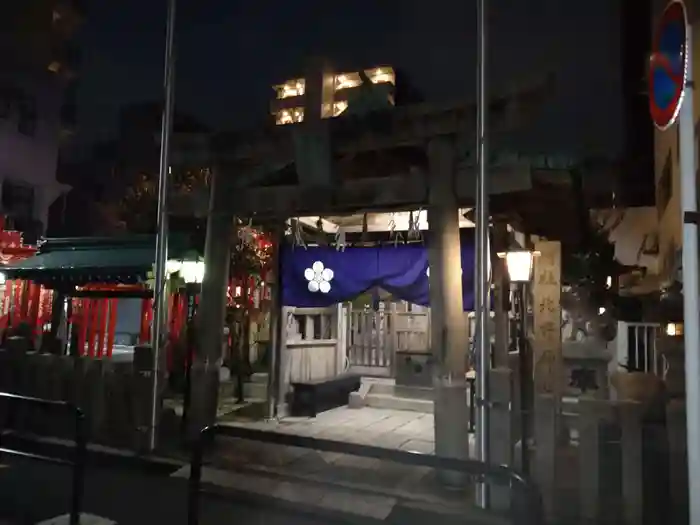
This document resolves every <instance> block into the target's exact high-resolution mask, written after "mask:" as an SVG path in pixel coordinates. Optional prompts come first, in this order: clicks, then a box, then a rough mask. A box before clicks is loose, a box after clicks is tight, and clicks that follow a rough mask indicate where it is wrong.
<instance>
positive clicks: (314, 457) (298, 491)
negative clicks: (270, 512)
mask: <svg viewBox="0 0 700 525" xmlns="http://www.w3.org/2000/svg"><path fill="white" fill-rule="evenodd" d="M224 424H227V425H232V426H242V427H247V428H254V429H261V430H274V431H277V432H283V433H290V434H295V435H302V436H311V437H318V438H324V439H330V440H336V441H345V442H350V443H356V444H365V445H373V446H377V447H383V448H388V449H398V450H404V451H409V452H418V453H423V454H432V453H434V448H435V447H434V434H433V416H432V414H423V413H417V412H407V411H397V410H388V409H375V408H361V409H349V408H347V407H341V408H337V409H334V410H331V411H328V412H324V413H322V414H319V415H318V416H317V417H316V418H312V419H310V418H285V419H283V420H281V421H278V422H266V421H245V420H237V421H229V422H225V423H224ZM470 441H473V440H470ZM472 454H473V451H472ZM188 475H189V468H188V467H185V468H183V469H181V470H180V471H178V472H177V473H176V474H175V476H176V477H186V476H188ZM202 479H203V482H204V483H205V484H209V485H215V486H219V487H225V488H228V489H233V490H236V491H243V492H251V493H256V494H259V495H266V496H268V497H272V498H278V499H283V500H287V501H289V502H296V503H299V504H305V505H308V506H315V507H319V508H324V509H327V510H334V511H337V512H343V513H351V514H354V515H358V516H362V517H367V518H373V519H380V520H383V519H386V518H387V517H388V516H389V515H390V514H391V513H392V512H394V511H395V510H396V508H397V506H406V505H408V506H411V507H412V508H415V509H418V508H420V509H422V510H424V511H429V512H431V513H432V512H438V513H439V514H441V515H445V516H452V517H460V518H461V517H463V516H464V515H465V513H466V514H470V513H472V512H475V510H474V505H473V497H472V490H471V487H469V488H465V489H462V490H447V489H445V488H444V487H443V486H442V485H441V484H440V483H438V481H437V480H436V477H435V472H434V471H433V469H431V468H428V467H417V466H409V465H400V464H396V463H393V462H389V461H384V460H380V459H372V458H363V457H358V456H351V455H347V454H340V453H335V452H318V451H314V450H310V449H301V448H296V447H285V446H280V445H273V444H268V443H260V442H256V441H249V440H240V439H233V438H224V437H221V436H220V437H218V438H217V447H216V450H215V451H214V452H213V453H212V454H211V457H210V458H209V464H208V466H206V467H205V468H204V469H203V474H202ZM489 518H490V517H489Z"/></svg>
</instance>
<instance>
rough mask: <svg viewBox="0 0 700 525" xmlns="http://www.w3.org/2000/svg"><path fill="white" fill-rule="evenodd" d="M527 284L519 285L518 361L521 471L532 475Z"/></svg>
mask: <svg viewBox="0 0 700 525" xmlns="http://www.w3.org/2000/svg"><path fill="white" fill-rule="evenodd" d="M526 300H527V283H520V284H519V285H518V359H519V368H520V470H521V471H522V472H523V474H525V475H529V474H530V450H529V448H528V441H529V439H528V438H529V437H530V410H531V408H530V407H531V405H532V403H531V402H530V399H531V397H530V388H531V384H532V373H531V372H530V362H531V357H530V352H529V348H528V345H529V342H528V340H527V303H526Z"/></svg>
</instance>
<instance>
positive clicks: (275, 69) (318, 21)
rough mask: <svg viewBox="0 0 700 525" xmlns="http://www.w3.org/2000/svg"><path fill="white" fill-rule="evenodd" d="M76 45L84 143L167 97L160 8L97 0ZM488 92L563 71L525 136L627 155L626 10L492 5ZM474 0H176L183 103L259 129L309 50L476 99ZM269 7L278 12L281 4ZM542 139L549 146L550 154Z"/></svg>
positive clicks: (156, 1) (605, 3)
mask: <svg viewBox="0 0 700 525" xmlns="http://www.w3.org/2000/svg"><path fill="white" fill-rule="evenodd" d="M89 3H90V4H91V7H90V12H89V15H88V19H87V21H86V25H85V26H84V28H83V29H82V33H81V36H80V41H81V43H82V45H83V54H84V59H83V65H82V70H81V77H80V88H79V117H80V122H81V136H80V140H81V141H82V142H88V141H90V140H93V139H94V138H95V137H99V138H106V137H109V136H110V135H112V134H113V133H114V129H115V122H116V120H115V119H116V115H117V111H118V109H119V108H120V107H121V106H123V105H126V104H129V103H133V102H139V101H143V100H149V99H151V100H152V99H159V98H160V97H161V96H162V77H163V46H164V35H165V18H166V0H119V1H113V0H92V2H89ZM490 3H491V5H492V7H491V12H490V38H491V46H492V47H491V55H490V58H491V64H490V74H491V80H492V88H493V89H494V91H503V90H508V89H509V88H512V86H517V84H518V82H519V81H521V80H527V79H533V78H537V77H538V76H539V75H542V74H544V73H546V72H547V71H556V74H557V79H558V86H559V89H558V90H557V92H558V94H556V95H555V96H553V98H552V103H551V104H550V105H549V107H548V108H547V110H546V111H545V114H544V115H543V117H542V118H541V119H538V121H537V122H535V123H534V124H533V127H532V128H530V129H529V130H528V133H527V137H528V139H529V144H528V145H527V146H523V147H528V148H530V149H533V150H537V149H545V147H546V149H549V148H552V147H554V148H559V149H562V150H566V151H571V152H578V151H580V150H581V149H582V148H585V149H587V150H589V151H595V152H598V151H599V152H601V153H607V154H610V155H615V154H616V153H618V152H619V151H620V148H621V134H622V119H621V111H622V109H621V83H620V77H621V73H620V56H619V43H618V41H619V34H618V30H619V13H618V9H619V7H618V2H617V1H611V0H590V1H586V2H574V1H573V0H569V1H566V2H563V1H561V0H528V1H526V2H525V1H522V0H493V1H492V2H490ZM475 5H476V3H475V2H474V1H471V0H469V1H461V2H460V1H455V0H422V1H416V2H408V1H406V0H403V1H400V0H355V1H352V2H332V1H331V2H329V1H328V0H324V1H319V0H297V1H291V0H289V1H286V2H251V1H250V0H246V1H243V0H196V1H193V0H179V2H178V27H177V53H178V64H177V106H178V109H179V110H181V111H185V112H188V113H190V114H192V115H194V116H197V117H199V118H201V119H202V120H203V121H204V122H205V123H207V124H209V125H211V126H215V127H218V128H234V129H240V128H245V127H249V126H252V125H255V124H256V123H259V122H261V121H262V120H263V119H264V118H265V117H266V115H267V111H268V105H269V101H270V99H271V97H272V96H273V91H272V90H271V88H270V86H271V85H272V84H274V83H277V82H281V81H283V80H285V79H287V78H292V77H294V76H296V75H298V74H299V73H300V72H301V71H302V69H303V65H304V60H305V57H307V56H309V55H313V54H316V55H324V56H326V57H328V58H329V59H330V60H331V61H333V62H334V63H336V64H339V66H340V67H339V69H345V68H347V69H352V68H353V67H356V68H359V67H362V66H372V65H376V64H390V65H393V66H394V67H396V68H402V69H403V70H404V71H405V73H406V74H407V75H409V76H410V78H411V81H412V83H413V84H414V85H415V86H416V87H417V88H419V89H420V90H421V91H423V93H424V94H425V96H426V97H427V99H428V100H434V101H445V100H448V99H457V98H460V97H461V98H464V97H470V96H473V94H474V86H475V71H476V69H475V67H476V66H475V53H476V35H475V32H476V29H475V28H476V22H475V14H476V11H475ZM273 6H274V7H273ZM543 144H544V145H545V146H543Z"/></svg>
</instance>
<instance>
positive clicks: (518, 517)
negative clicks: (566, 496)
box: [187, 425, 544, 525]
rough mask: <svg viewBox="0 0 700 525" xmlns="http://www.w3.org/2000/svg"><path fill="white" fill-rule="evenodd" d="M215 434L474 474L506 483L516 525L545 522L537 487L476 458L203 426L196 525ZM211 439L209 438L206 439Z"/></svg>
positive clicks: (192, 489)
mask: <svg viewBox="0 0 700 525" xmlns="http://www.w3.org/2000/svg"><path fill="white" fill-rule="evenodd" d="M216 435H225V436H226V437H230V438H236V439H245V440H250V441H258V442H263V443H271V444H275V445H283V446H288V447H298V448H307V449H312V450H317V451H321V452H336V453H340V454H349V455H353V456H360V457H365V458H372V459H379V460H384V461H392V462H394V463H400V464H404V465H412V466H416V467H430V468H434V469H439V470H448V471H455V472H460V473H464V474H467V475H469V476H472V477H474V478H475V479H476V480H477V481H485V482H486V481H491V482H494V483H497V484H500V485H506V486H508V487H509V488H510V490H511V495H512V496H511V519H512V522H513V523H514V524H517V525H542V524H544V510H543V506H542V499H541V496H540V493H539V490H538V489H537V488H536V487H535V485H534V484H533V483H532V482H531V481H530V480H528V479H526V478H525V477H524V476H522V475H521V474H520V473H518V472H517V471H515V470H513V469H512V468H510V467H506V466H500V465H488V464H486V463H482V462H481V461H476V460H471V459H470V460H462V459H451V458H444V457H439V456H434V455H432V454H419V453H414V452H405V451H401V450H392V449H386V448H381V447H375V446H371V445H359V444H356V443H346V442H343V441H334V440H330V439H320V438H313V437H307V436H296V435H291V434H282V433H279V432H273V431H269V430H257V429H250V428H244V427H230V426H221V425H212V426H209V427H206V428H205V429H203V430H202V431H201V433H200V436H199V439H198V440H197V441H196V443H195V444H194V449H193V451H192V458H191V462H190V478H189V489H188V509H187V523H188V525H199V500H200V493H201V482H202V462H203V460H204V449H205V447H206V446H207V445H208V444H209V443H211V442H212V441H213V439H214V437H215V436H216ZM209 440H211V441H209Z"/></svg>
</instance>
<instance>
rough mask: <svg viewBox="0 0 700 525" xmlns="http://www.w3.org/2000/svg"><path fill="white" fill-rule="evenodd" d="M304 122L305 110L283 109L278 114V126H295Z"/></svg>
mask: <svg viewBox="0 0 700 525" xmlns="http://www.w3.org/2000/svg"><path fill="white" fill-rule="evenodd" d="M303 120H304V108H292V109H283V110H282V111H279V112H277V119H276V123H277V124H294V123H295V122H301V121H303Z"/></svg>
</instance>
